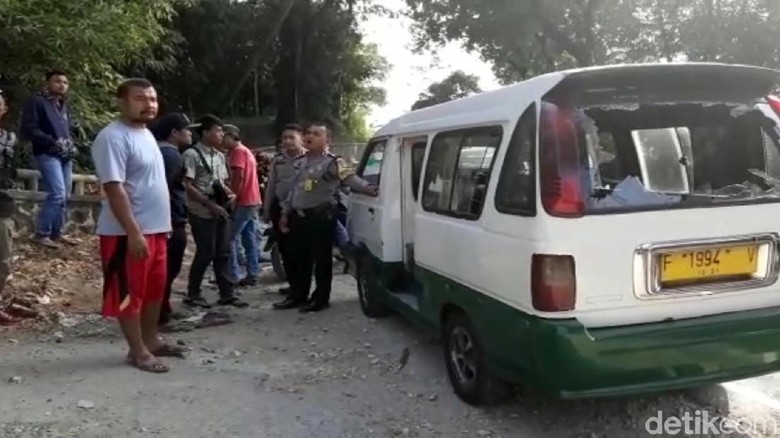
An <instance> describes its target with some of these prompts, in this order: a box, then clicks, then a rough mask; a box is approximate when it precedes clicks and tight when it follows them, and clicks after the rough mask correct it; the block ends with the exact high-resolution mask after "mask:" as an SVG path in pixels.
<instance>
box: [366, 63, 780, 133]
mask: <svg viewBox="0 0 780 438" xmlns="http://www.w3.org/2000/svg"><path fill="white" fill-rule="evenodd" d="M647 75H653V76H655V75H658V76H659V80H668V79H669V78H675V80H680V81H682V80H690V81H695V80H696V78H697V77H700V76H708V77H721V78H723V77H727V78H729V80H733V81H736V82H738V83H741V84H746V85H745V86H747V87H751V88H756V89H761V90H765V92H769V91H770V90H771V89H772V87H773V86H775V85H777V84H778V82H780V71H778V70H774V69H770V68H764V67H756V66H750V65H737V64H722V63H696V62H683V63H646V64H620V65H608V66H595V67H586V68H578V69H570V70H562V71H557V72H552V73H546V74H543V75H539V76H536V77H533V78H530V79H527V80H524V81H522V82H518V83H515V84H512V85H508V86H504V87H501V88H498V89H496V90H491V91H486V92H482V93H478V94H474V95H471V96H468V97H464V98H461V99H457V100H453V101H450V102H445V103H442V104H439V105H435V106H431V107H427V108H423V109H420V110H416V111H412V112H409V113H406V114H404V115H402V116H400V117H397V118H395V119H393V120H391V121H390V122H389V123H387V124H386V125H385V126H383V127H382V128H381V129H380V130H379V131H377V133H376V134H375V137H383V136H387V135H393V134H398V133H404V134H413V133H415V132H421V133H422V132H426V131H432V130H438V129H445V128H446V127H451V126H460V125H463V126H467V125H481V124H485V123H492V122H500V121H503V120H506V119H507V118H510V117H511V118H516V117H518V116H519V114H518V112H519V111H521V110H522V109H523V106H521V105H518V102H523V101H526V102H527V101H528V100H529V99H533V100H536V99H537V98H539V97H540V96H541V95H543V94H545V93H547V92H548V91H550V90H551V89H553V88H554V87H556V86H557V85H559V84H561V83H562V82H564V81H565V82H566V83H567V85H570V86H573V87H577V86H579V85H583V84H586V83H587V84H588V86H591V85H598V84H611V83H612V82H613V81H614V79H615V78H616V77H618V76H619V77H620V78H625V77H628V78H632V77H633V78H636V77H638V76H643V77H645V76H647ZM694 83H695V82H694Z"/></svg>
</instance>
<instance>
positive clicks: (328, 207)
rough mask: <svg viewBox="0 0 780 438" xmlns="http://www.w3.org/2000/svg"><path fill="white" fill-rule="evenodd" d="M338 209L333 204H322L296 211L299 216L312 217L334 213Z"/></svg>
mask: <svg viewBox="0 0 780 438" xmlns="http://www.w3.org/2000/svg"><path fill="white" fill-rule="evenodd" d="M335 210H336V208H335V206H333V205H332V204H322V205H318V206H316V207H311V208H296V209H295V211H296V212H297V213H298V216H301V217H306V216H311V215H318V214H323V213H332V212H333V211H335Z"/></svg>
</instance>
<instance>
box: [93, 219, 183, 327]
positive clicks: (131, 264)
mask: <svg viewBox="0 0 780 438" xmlns="http://www.w3.org/2000/svg"><path fill="white" fill-rule="evenodd" d="M145 237H146V242H147V244H148V246H149V256H148V257H146V258H145V259H138V258H135V257H133V256H131V255H130V254H129V253H128V252H127V236H100V256H101V258H102V260H103V316H104V317H107V318H127V317H130V316H136V315H138V314H139V313H140V312H141V309H142V308H143V306H144V303H154V302H161V301H162V299H163V297H164V296H165V285H166V283H167V275H168V272H167V270H168V262H167V258H168V236H167V234H165V233H161V234H148V235H146V236H145Z"/></svg>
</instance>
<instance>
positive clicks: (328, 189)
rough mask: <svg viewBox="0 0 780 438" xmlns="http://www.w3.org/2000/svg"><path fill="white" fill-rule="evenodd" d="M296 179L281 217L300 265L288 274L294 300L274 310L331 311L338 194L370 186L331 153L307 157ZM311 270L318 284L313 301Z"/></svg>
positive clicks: (296, 165)
mask: <svg viewBox="0 0 780 438" xmlns="http://www.w3.org/2000/svg"><path fill="white" fill-rule="evenodd" d="M292 166H293V169H294V172H295V176H294V177H293V179H292V185H291V187H290V193H289V195H288V197H287V199H286V200H285V201H284V202H282V214H284V215H285V216H286V217H287V219H288V220H287V223H288V227H289V228H290V236H289V237H290V257H291V258H292V259H293V260H295V262H294V263H293V272H288V273H287V277H288V280H289V282H290V289H291V290H290V295H289V296H288V297H287V299H286V300H285V301H283V302H281V303H277V304H276V305H275V307H276V308H278V309H289V308H293V307H300V306H302V305H304V304H306V303H307V301H308V306H306V307H304V308H303V309H301V310H302V311H318V310H322V309H323V308H326V307H328V306H329V302H330V292H331V281H332V279H333V239H334V233H335V225H336V223H335V221H336V217H337V211H336V207H337V205H336V204H337V201H336V191H337V190H338V189H339V187H341V185H342V184H346V185H347V186H349V187H350V188H352V189H353V190H355V191H364V190H365V189H366V188H367V187H368V186H369V184H368V182H367V181H365V180H363V179H362V178H359V177H358V176H356V175H355V174H354V173H353V172H352V171H351V170H350V169H349V168H347V166H346V163H345V161H344V159H342V158H340V157H338V156H336V155H333V154H331V153H329V152H326V153H323V154H321V155H310V154H306V155H303V156H301V157H299V158H297V159H296V160H295V161H294V162H293V164H292ZM312 271H314V277H315V281H316V287H315V289H314V293H313V294H312V296H311V300H308V297H309V290H310V288H311V277H312Z"/></svg>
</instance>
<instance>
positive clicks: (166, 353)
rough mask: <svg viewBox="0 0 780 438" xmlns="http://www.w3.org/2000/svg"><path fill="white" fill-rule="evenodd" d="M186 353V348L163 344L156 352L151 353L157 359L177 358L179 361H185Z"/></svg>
mask: <svg viewBox="0 0 780 438" xmlns="http://www.w3.org/2000/svg"><path fill="white" fill-rule="evenodd" d="M186 352H187V349H186V348H183V347H178V346H176V345H171V344H162V345H160V346H159V347H157V349H156V350H153V351H150V353H152V355H153V356H155V357H175V358H178V359H184V353H186Z"/></svg>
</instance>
